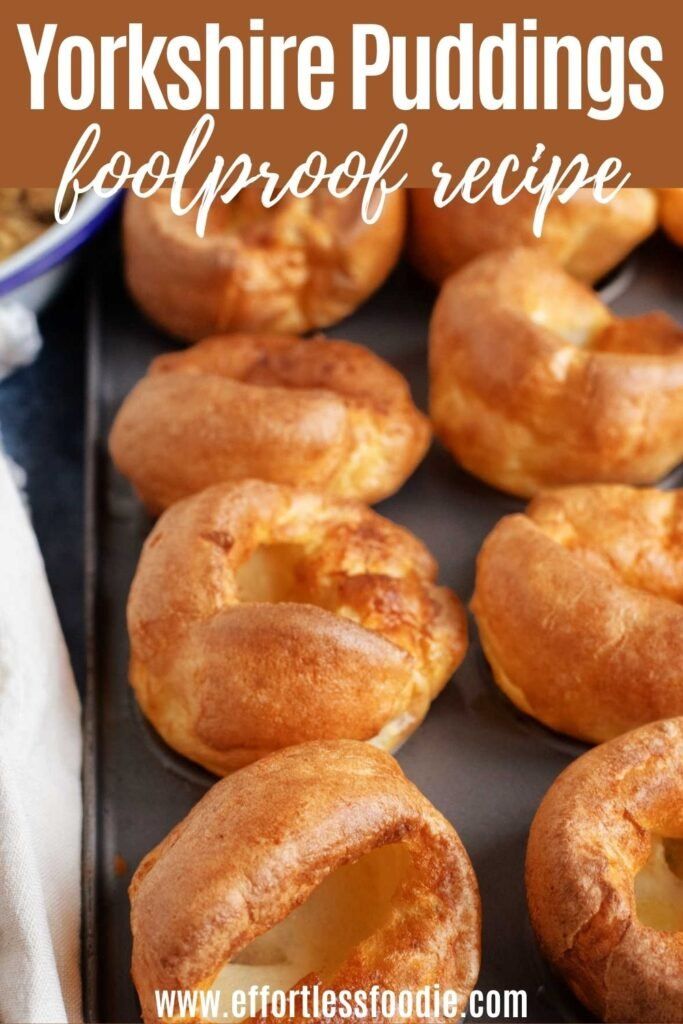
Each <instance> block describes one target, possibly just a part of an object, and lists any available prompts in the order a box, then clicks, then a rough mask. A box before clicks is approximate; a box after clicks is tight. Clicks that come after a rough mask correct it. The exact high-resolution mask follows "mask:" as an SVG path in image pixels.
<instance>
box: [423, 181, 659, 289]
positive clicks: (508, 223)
mask: <svg viewBox="0 0 683 1024" xmlns="http://www.w3.org/2000/svg"><path fill="white" fill-rule="evenodd" d="M537 205H538V196H532V195H530V194H529V193H528V192H523V193H521V194H520V195H519V196H517V197H516V198H515V199H513V200H512V201H511V202H509V203H507V204H506V205H504V206H496V204H495V203H494V201H493V199H492V198H491V197H490V195H486V196H484V197H483V198H481V199H480V200H478V202H476V203H467V202H465V201H464V200H463V199H461V198H459V197H458V198H456V199H454V200H453V201H452V202H451V203H449V204H448V206H444V207H441V208H439V207H437V206H435V205H434V193H433V191H432V190H431V189H411V190H410V206H411V213H410V254H411V258H412V260H413V262H414V263H415V266H416V267H417V268H418V269H419V270H420V271H421V272H422V273H423V274H425V276H426V277H429V278H430V279H431V280H432V281H434V282H436V283H437V284H440V283H441V282H442V281H444V280H445V279H446V278H447V277H448V275H449V274H451V273H453V271H454V270H459V269H460V268H461V267H463V266H464V265H465V264H466V263H469V262H470V261H471V260H473V259H475V258H476V257H477V256H480V255H482V254H483V253H487V252H491V251H492V250H495V249H510V248H513V247H515V246H526V247H529V246H531V247H535V248H538V249H539V250H540V251H542V252H543V254H544V255H546V256H547V257H549V258H550V259H552V260H554V261H555V262H557V263H558V264H560V266H562V267H564V268H565V270H566V271H567V272H568V273H569V274H571V275H572V276H573V277H576V278H578V279H579V280H580V281H585V282H587V283H589V284H591V283H593V282H594V281H597V280H598V279H599V278H601V277H603V276H604V275H605V274H606V273H607V272H608V271H610V270H611V269H612V268H613V267H615V266H616V265H617V264H618V263H620V262H621V260H623V259H624V257H625V256H627V255H628V253H629V252H630V251H631V250H632V249H633V248H635V246H636V245H639V244H640V242H642V241H643V240H644V239H645V238H647V236H648V235H650V234H651V233H652V232H653V231H654V230H655V228H656V226H657V203H656V200H655V197H654V193H653V192H652V190H651V189H647V188H627V189H622V190H621V191H620V192H619V193H618V194H617V195H616V196H615V197H614V198H613V199H611V200H610V201H609V202H608V203H599V202H597V201H596V200H595V199H594V198H593V192H592V190H591V189H581V190H580V191H579V192H578V193H577V194H576V195H575V196H573V197H572V198H571V199H570V200H569V201H568V202H567V203H566V204H562V203H560V202H559V201H558V200H557V199H555V200H553V202H551V204H550V206H549V208H548V211H547V214H546V217H545V222H544V226H543V233H542V236H541V238H540V239H538V238H536V237H535V235H534V233H533V218H534V213H535V211H536V207H537Z"/></svg>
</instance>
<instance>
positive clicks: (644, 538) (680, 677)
mask: <svg viewBox="0 0 683 1024" xmlns="http://www.w3.org/2000/svg"><path fill="white" fill-rule="evenodd" d="M472 609H473V611H474V613H475V615H476V619H477V624H478V626H479V636H480V639H481V644H482V647H483V649H484V652H485V654H486V656H487V658H488V660H489V662H490V665H491V668H492V671H493V675H494V678H495V680H496V682H497V683H498V685H499V686H500V688H501V689H502V690H503V691H504V692H505V693H506V694H507V696H508V697H509V698H510V700H511V701H512V702H513V703H514V704H516V705H517V707H519V708H521V709H522V711H525V712H526V713H527V714H529V715H533V716H534V717H535V718H537V719H539V720H540V721H541V722H543V723H544V724H545V725H548V726H550V727H551V728H552V729H557V730H559V731H560V732H564V733H569V734H570V735H571V736H576V737H578V738H579V739H582V740H589V741H592V742H596V743H597V742H601V741H602V740H606V739H609V738H610V737H612V736H616V735H617V734H618V733H621V732H625V731H626V730H627V729H632V728H634V726H638V725H643V724H644V723H646V722H651V721H654V720H656V719H658V718H667V717H671V716H673V715H683V491H657V490H636V489H634V488H630V487H618V486H606V485H605V486H594V487H574V488H567V489H566V490H558V491H555V492H549V493H547V494H541V495H539V497H537V498H535V499H534V501H532V502H531V504H530V505H529V507H528V509H527V511H526V515H512V516H507V517H505V518H504V519H502V520H501V521H500V522H499V523H498V525H497V526H496V527H495V529H494V530H493V532H492V533H491V534H490V535H489V536H488V537H487V539H486V541H485V542H484V545H483V547H482V549H481V552H480V553H479V557H478V560H477V576H476V587H475V593H474V598H473V600H472Z"/></svg>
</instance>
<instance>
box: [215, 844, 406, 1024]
mask: <svg viewBox="0 0 683 1024" xmlns="http://www.w3.org/2000/svg"><path fill="white" fill-rule="evenodd" d="M409 866H410V854H409V852H408V850H407V848H406V847H405V845H404V844H402V843H393V844H390V845H388V846H382V847H380V848H379V849H376V850H372V851H371V852H370V853H368V854H365V855H364V856H363V857H361V858H360V860H358V861H356V862H355V863H353V864H346V865H344V866H343V867H340V868H338V869H337V870H336V871H333V872H332V873H331V874H330V875H328V877H327V878H326V879H325V880H324V881H323V882H322V884H321V885H319V886H318V888H317V889H315V890H314V891H313V892H312V893H311V895H310V896H309V897H308V899H307V900H306V901H305V902H304V903H302V904H301V906H299V907H297V908H296V910H293V911H292V913H291V914H289V915H288V916H287V917H286V918H284V920H282V921H280V922H279V923H278V924H276V925H275V926H274V927H273V928H271V929H270V930H269V931H267V932H265V933H264V934H263V935H259V936H258V938H256V939H254V940H253V942H250V943H249V945H248V946H246V947H245V948H244V949H242V950H240V952H239V953H237V954H236V955H235V956H234V957H233V959H232V960H231V961H230V963H228V964H226V965H225V966H224V967H223V968H222V970H221V971H220V972H219V974H218V976H217V977H216V979H215V981H214V982H213V984H212V985H211V986H210V987H211V988H212V989H214V990H216V989H218V990H220V992H221V999H220V1003H221V1007H222V1008H223V1012H225V1011H226V1010H228V1017H227V1018H224V1017H222V1018H221V1019H223V1020H227V1021H234V1020H240V1019H243V1018H239V1017H233V1016H231V1015H230V1012H229V1007H231V1005H232V997H233V994H234V993H235V992H238V991H244V992H247V993H248V992H249V988H250V986H251V985H258V986H262V985H269V986H270V987H271V989H280V990H282V991H285V992H286V991H288V990H289V989H291V988H292V987H294V986H295V985H296V983H297V982H299V981H301V980H302V979H303V978H305V977H307V976H308V975H311V974H315V975H316V976H317V977H318V978H320V979H321V980H322V981H324V980H325V979H326V978H329V977H330V976H331V975H332V974H333V973H334V972H335V970H336V969H337V968H338V967H339V966H340V965H341V964H342V963H343V962H344V961H345V960H346V959H347V957H348V956H349V954H350V953H351V951H352V950H353V949H354V948H355V947H356V946H357V945H358V944H359V943H360V942H362V941H363V940H364V939H367V938H368V937H369V936H370V935H372V934H373V933H374V932H376V931H377V930H378V929H379V928H381V927H382V926H383V924H384V923H385V922H386V920H387V919H388V917H389V914H390V910H391V904H392V899H393V897H394V895H395V893H396V890H397V889H398V887H399V885H400V883H401V881H402V880H403V879H404V878H405V876H406V874H407V872H408V870H409Z"/></svg>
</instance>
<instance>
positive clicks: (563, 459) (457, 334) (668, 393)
mask: <svg viewBox="0 0 683 1024" xmlns="http://www.w3.org/2000/svg"><path fill="white" fill-rule="evenodd" d="M577 341H578V342H579V343H576V342H577ZM603 346H604V347H603ZM615 349H617V350H615ZM430 380H431V393H430V411H431V415H432V421H433V424H434V429H435V432H436V433H437V435H438V436H439V437H440V438H441V440H442V441H443V442H444V444H445V445H446V446H447V447H448V448H449V450H450V451H451V452H452V453H453V454H454V455H455V457H456V458H457V459H458V461H459V462H461V463H462V465H463V466H464V467H465V468H466V469H468V470H470V472H472V473H474V474H475V475H476V476H479V477H481V478H482V479H484V480H486V481H487V482H488V483H491V484H493V485H495V486H497V487H500V488H502V489H503V490H506V491H510V492H512V493H515V494H521V495H531V494H534V493H535V492H536V491H537V490H539V489H541V488H543V487H552V486H558V485H562V484H572V483H589V482H592V481H596V482H601V481H604V482H623V483H631V484H641V483H652V482H654V481H656V480H658V479H659V478H661V477H662V476H663V475H665V474H666V473H667V472H669V471H670V470H671V469H673V468H674V467H675V466H677V465H678V464H679V462H680V461H681V459H682V458H683V330H681V329H680V327H678V326H677V325H676V324H675V323H673V322H672V321H670V320H668V318H664V317H662V316H659V317H652V316H650V317H643V318H635V319H634V320H630V321H629V320H626V321H619V320H617V319H616V318H615V317H614V316H613V315H612V314H611V313H610V312H609V310H608V309H607V308H606V307H605V306H603V304H602V303H601V302H600V300H599V299H598V297H597V296H596V295H595V294H594V293H593V292H592V291H590V290H589V289H587V288H585V287H584V286H583V285H581V284H579V283H578V282H577V281H574V280H573V279H572V278H571V277H569V276H568V275H567V274H565V272H564V271H562V270H561V269H560V268H559V267H556V266H555V265H553V264H552V263H550V262H549V261H548V260H547V259H546V258H545V257H544V256H543V255H542V254H540V253H539V252H535V251H532V250H529V249H514V250H510V251H506V252H502V251H501V252H496V253H490V254H489V255H487V256H482V257H481V258H480V259H478V260H476V261H475V262H473V263H471V264H469V265H468V266H467V267H466V268H465V269H464V270H462V271H460V272H459V273H458V274H455V275H454V276H453V277H452V278H450V279H449V280H448V281H447V283H446V284H445V285H444V287H443V289H442V291H441V294H440V296H439V299H438V301H437V303H436V307H435V310H434V314H433V317H432V322H431V327H430Z"/></svg>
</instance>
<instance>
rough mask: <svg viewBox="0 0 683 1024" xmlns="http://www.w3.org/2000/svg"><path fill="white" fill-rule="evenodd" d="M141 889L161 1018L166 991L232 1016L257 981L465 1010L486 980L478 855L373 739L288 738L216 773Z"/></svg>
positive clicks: (146, 961) (142, 954) (141, 977)
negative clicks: (406, 995)
mask: <svg viewBox="0 0 683 1024" xmlns="http://www.w3.org/2000/svg"><path fill="white" fill-rule="evenodd" d="M130 896H131V905H132V929H133V978H134V981H135V985H136V987H137V990H138V994H139V996H140V1002H141V1004H142V1011H143V1017H144V1019H145V1021H146V1022H147V1024H150V1022H152V1021H156V1020H157V1019H158V1018H157V1011H156V1002H155V995H154V993H155V990H157V991H160V990H164V991H167V990H178V989H183V990H202V989H212V990H213V991H220V993H221V1012H220V1013H219V1019H220V1020H226V1021H228V1022H230V1021H232V1020H234V1016H233V1014H232V1013H231V1001H232V1000H231V997H232V994H233V993H234V992H236V991H245V990H246V991H247V992H248V990H249V988H250V986H251V985H254V984H255V985H259V986H262V985H269V986H270V987H271V990H272V989H279V990H281V991H284V992H288V991H290V990H291V989H292V988H294V987H299V988H300V986H299V985H298V984H297V983H299V982H303V984H305V985H307V986H309V987H313V986H314V985H316V984H319V985H320V987H321V989H327V990H330V991H331V992H339V991H341V990H349V991H351V992H353V993H355V992H368V993H370V990H371V989H372V987H373V986H375V985H377V986H380V987H381V988H383V989H388V990H391V991H392V992H396V993H397V992H400V991H402V990H413V991H415V990H418V989H420V988H422V987H424V986H426V985H440V986H441V989H442V990H444V989H452V990H454V991H455V992H457V994H458V997H459V998H458V1007H459V1008H460V1010H461V1012H462V1009H464V1008H465V1004H466V1000H467V997H468V995H469V993H470V991H471V989H472V987H473V985H474V983H475V981H476V979H477V974H478V970H479V958H480V905H479V893H478V890H477V882H476V878H475V876H474V872H473V871H472V866H471V864H470V862H469V859H468V857H467V854H466V852H465V850H464V849H463V846H462V844H461V843H460V840H459V839H458V837H457V835H456V833H455V831H454V830H453V828H452V827H451V826H450V825H449V824H448V822H447V821H445V819H444V818H442V817H441V815H440V814H439V813H438V811H436V810H435V809H434V807H432V805H431V804H430V803H429V802H428V801H427V800H426V799H425V798H424V797H423V796H422V794H421V793H420V792H419V791H418V790H417V789H416V788H415V787H414V786H413V785H412V784H411V783H410V782H408V780H407V779H406V778H405V777H404V775H403V774H402V772H401V770H400V768H399V767H398V765H397V764H396V762H395V761H394V760H393V759H392V758H391V757H389V756H388V755H387V754H384V753H382V752H381V751H378V750H373V749H372V748H371V747H369V746H367V745H365V744H362V743H354V742H350V741H339V740H338V741H336V742H327V743H307V744H304V745H303V746H299V747H290V748H289V749H288V750H282V751H279V752H278V753H276V754H273V755H272V756H270V757H267V758H265V759H264V760H262V761H259V762H258V764H254V765H251V766H249V767H248V768H245V769H244V770H243V771H240V772H238V773H237V774H235V775H233V776H232V777H231V778H229V779H224V780H222V781H221V782H218V783H217V784H216V785H215V786H214V787H213V788H212V789H211V790H210V791H209V792H208V793H207V794H206V796H205V797H204V798H203V799H202V800H200V802H199V803H198V804H197V805H196V807H195V808H194V809H193V810H192V811H191V812H190V814H189V815H188V817H187V818H186V819H185V820H184V821H183V822H181V824H180V825H178V826H177V827H176V828H175V829H174V830H173V831H172V832H171V833H170V835H169V836H168V837H167V838H166V839H165V840H164V841H163V842H162V843H161V844H160V845H159V846H157V847H156V849H154V850H152V852H151V853H150V854H148V855H147V857H146V858H145V859H144V860H143V861H142V863H141V865H140V867H139V868H138V870H137V872H136V873H135V876H134V878H133V881H132V884H131V887H130ZM223 1015H224V1016H223ZM174 1019H177V1020H182V1019H186V1018H174ZM193 1019H194V1018H193ZM268 1019H269V1020H270V1019H271V1018H270V1017H268ZM297 1019H300V1018H297ZM315 1019H316V1020H317V1019H318V1018H317V1017H316V1018H315ZM334 1019H335V1020H339V1019H341V1018H339V1017H337V1016H335V1018H334ZM368 1019H369V1018H368ZM375 1019H377V1020H379V1021H385V1020H386V1018H385V1017H383V1016H379V1017H377V1018H375ZM395 1019H397V1018H392V1020H395ZM439 1020H442V1018H441V1017H439Z"/></svg>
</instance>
